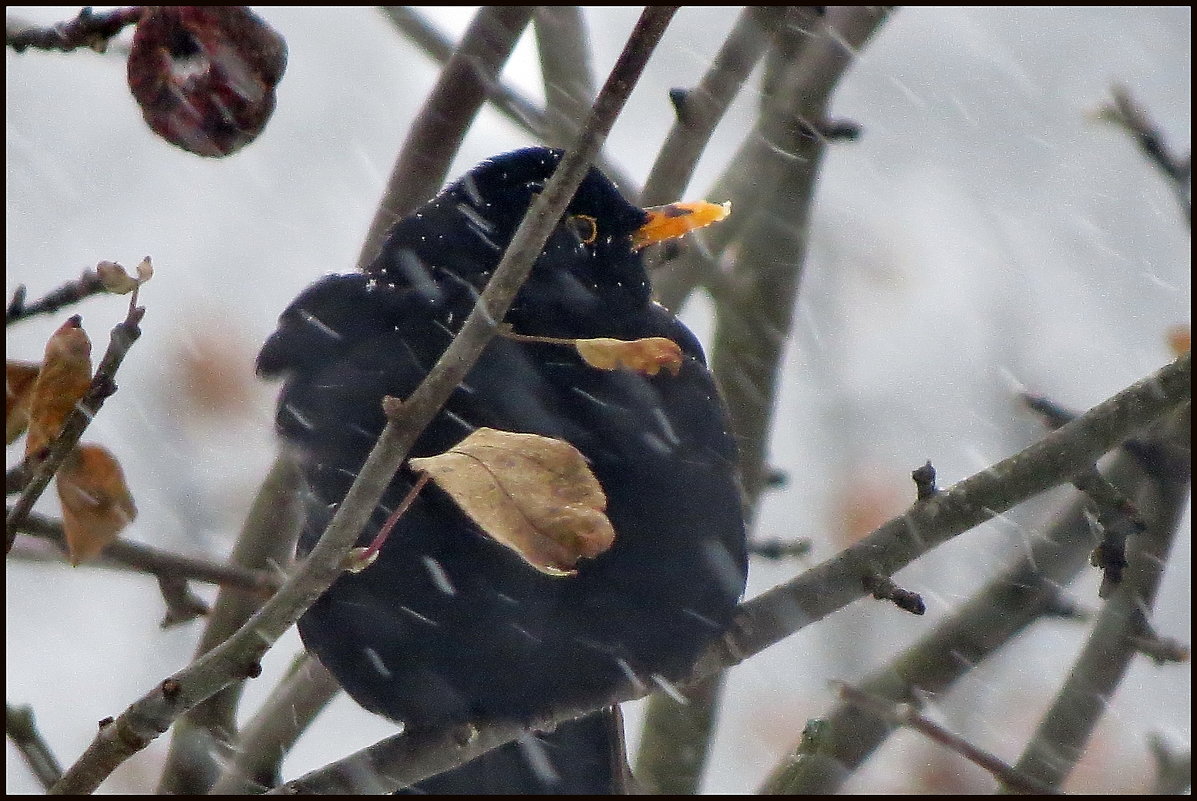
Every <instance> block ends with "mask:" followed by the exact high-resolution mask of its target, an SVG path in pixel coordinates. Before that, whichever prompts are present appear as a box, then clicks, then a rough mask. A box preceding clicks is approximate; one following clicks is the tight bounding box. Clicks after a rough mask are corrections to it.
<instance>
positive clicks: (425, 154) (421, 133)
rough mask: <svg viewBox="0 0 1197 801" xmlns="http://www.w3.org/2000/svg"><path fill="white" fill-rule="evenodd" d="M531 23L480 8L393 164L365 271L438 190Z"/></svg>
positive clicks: (506, 10) (510, 10)
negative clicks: (398, 226) (393, 232)
mask: <svg viewBox="0 0 1197 801" xmlns="http://www.w3.org/2000/svg"><path fill="white" fill-rule="evenodd" d="M531 17H532V7H531V6H483V7H481V8H480V9H478V13H477V14H475V15H474V20H473V21H472V22H471V23H470V27H469V28H468V29H467V30H466V32H465V36H463V37H462V40H461V44H460V45H458V47H457V50H456V51H455V52H454V53H453V56H452V57H451V58H450V59H449V61H448V62H446V64H445V67H444V69H442V70H441V74H440V77H439V78H437V81H436V85H435V86H434V87H433V88H432V91H431V92H430V93H429V95H428V98H427V100H425V101H424V107H423V108H422V109H421V110H420V114H419V116H418V117H416V120H415V122H413V123H412V126H411V130H409V131H408V134H407V139H406V140H405V141H404V143H403V147H402V148H401V149H400V150H399V155H398V157H397V158H396V159H395V166H394V167H393V168H392V170H391V177H390V180H388V181H387V186H386V190H385V191H384V193H383V197H382V201H381V203H379V206H378V211H376V212H375V214H374V220H373V221H372V222H371V223H370V229H369V231H368V232H367V233H366V240H365V242H364V244H363V245H362V251H361V255H359V256H358V261H357V266H358V269H359V270H364V269H366V267H367V266H369V264H370V262H372V261H373V260H374V258H375V256H377V255H378V253H379V251H380V250H381V249H382V243H383V240H384V239H385V238H386V235H387V232H388V231H390V229H391V226H392V225H394V224H395V222H396V221H398V220H401V219H403V218H404V217H406V216H407V215H408V214H410V213H411V212H412V211H414V210H415V208H416V207H417V206H419V205H420V204H421V203H423V202H424V201H426V200H428V199H429V198H430V197H432V196H433V195H434V194H436V191H437V190H438V189H440V187H441V184H442V183H443V182H444V180H445V176H446V175H447V174H448V172H449V165H450V164H451V163H452V161H453V156H454V155H455V154H456V153H457V151H458V150H459V149H460V147H461V142H462V139H464V138H465V134H466V131H467V130H468V129H469V127H470V123H472V122H473V121H474V117H475V116H477V114H478V110H479V109H480V108H482V104H483V103H484V102H486V98H487V95H489V94H490V93H491V92H492V91H494V87H495V86H496V85H497V84H498V76H499V72H500V71H502V69H503V64H504V63H506V61H507V58H508V57H509V56H510V55H511V51H512V50H514V49H515V43H516V42H517V41H518V40H519V38H520V33H521V32H522V31H523V30H524V28H525V27H526V26H527V24H528V20H529V19H531Z"/></svg>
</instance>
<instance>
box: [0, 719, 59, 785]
mask: <svg viewBox="0 0 1197 801" xmlns="http://www.w3.org/2000/svg"><path fill="white" fill-rule="evenodd" d="M4 733H5V734H6V735H7V736H8V739H9V740H12V744H13V745H15V746H16V747H17V750H18V751H20V752H21V756H23V757H24V758H25V764H27V765H28V766H29V769H30V770H31V771H33V775H34V776H36V777H37V780H38V782H39V783H40V784H41V786H42V787H43V788H44V789H47V790H48V789H50V787H52V786H53V785H54V783H55V782H56V781H58V779H59V778H60V777H61V776H62V768H61V767H60V766H59V764H58V760H57V759H56V758H55V756H54V752H53V751H51V750H50V746H49V744H48V743H47V742H46V740H45V738H43V737H42V734H41V732H40V731H38V730H37V723H36V721H34V719H33V707H30V706H13V705H11V704H9V703H7V702H6V703H5V704H4Z"/></svg>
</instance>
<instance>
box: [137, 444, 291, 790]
mask: <svg viewBox="0 0 1197 801" xmlns="http://www.w3.org/2000/svg"><path fill="white" fill-rule="evenodd" d="M302 483H303V479H302V476H300V473H299V468H298V466H296V465H295V463H294V462H293V460H291V459H290V458H288V457H286V456H285V455H280V456H279V457H278V458H276V459H275V461H274V464H273V465H271V467H270V470H269V472H267V474H266V478H265V479H264V480H263V481H262V485H261V487H259V488H258V494H257V496H256V497H255V498H254V502H253V505H252V506H251V507H250V510H249V514H248V515H247V516H246V518H245V522H244V523H243V524H242V526H241V532H240V534H239V535H238V537H237V544H236V546H235V547H234V548H233V552H232V554H230V556H229V562H230V563H232V564H233V565H236V566H238V567H239V568H240V569H243V570H254V571H255V572H261V571H265V570H270V569H272V568H273V569H276V570H277V569H279V568H280V566H281V565H285V564H287V563H289V562H290V561H291V553H292V551H293V549H294V547H295V539H296V537H297V536H298V535H299V528H300V525H301V523H302V519H303V509H302V506H301V504H300V493H299V489H300V486H301V485H302ZM264 601H265V598H263V597H260V596H257V597H255V596H247V595H246V594H244V593H237V592H221V593H220V595H218V596H217V598H216V604H215V606H214V607H213V611H212V614H211V615H210V616H209V618H208V625H207V626H206V627H205V628H204V634H203V636H202V637H201V638H200V642H199V645H198V647H197V648H196V656H197V657H198V656H202V655H203V654H205V653H207V652H208V651H210V650H212V649H213V648H215V647H216V646H218V645H219V644H220V643H222V642H224V641H225V640H227V639H228V638H229V637H230V636H231V635H232V634H233V633H234V632H235V631H237V629H238V628H240V627H241V626H243V625H244V624H245V622H246V621H247V620H249V618H250V616H251V615H253V613H254V612H256V611H257V610H258V608H259V607H261V605H262V603H263V602H264ZM242 687H243V684H242V683H241V682H237V683H235V684H232V685H230V686H228V687H225V688H224V689H223V690H221V691H220V692H218V693H216V694H215V695H213V696H212V697H211V698H208V699H207V700H205V701H203V702H202V703H200V704H198V705H197V706H196V707H195V708H194V709H191V710H190V711H189V712H187V714H185V715H183V717H182V718H181V719H180V720H179V721H178V723H177V724H176V725H175V730H174V734H173V736H172V738H171V744H170V752H169V753H168V755H167V758H166V764H165V765H164V766H163V771H162V778H161V780H160V782H159V788H158V789H159V791H160V792H163V793H168V794H172V795H177V794H197V793H206V792H208V790H209V788H211V786H212V783H213V782H215V781H216V779H217V777H218V776H219V774H220V770H221V765H222V764H223V763H224V762H225V761H227V760H228V759H230V758H232V753H231V752H233V749H232V742H233V741H234V739H235V737H236V731H237V703H238V702H239V701H240V698H241V689H242Z"/></svg>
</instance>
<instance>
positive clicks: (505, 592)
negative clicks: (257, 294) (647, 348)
mask: <svg viewBox="0 0 1197 801" xmlns="http://www.w3.org/2000/svg"><path fill="white" fill-rule="evenodd" d="M559 160H560V152H559V151H553V150H548V149H545V148H530V149H526V150H520V151H516V152H513V153H508V154H504V155H502V156H498V157H495V158H494V159H491V160H489V161H487V162H484V163H483V164H481V165H479V166H478V167H476V168H474V169H473V170H471V171H470V172H469V173H468V174H467V175H465V176H464V177H463V178H462V179H460V180H458V181H456V182H454V183H453V184H451V185H449V186H448V187H447V188H446V189H445V190H443V191H442V192H441V193H440V194H439V195H438V196H437V197H436V198H434V199H433V200H431V201H430V202H429V203H428V204H426V205H425V206H423V207H422V208H420V209H419V210H418V211H416V212H415V213H414V214H413V215H411V216H409V217H407V218H405V219H403V220H401V221H399V222H398V223H396V225H395V226H394V228H393V229H392V231H391V233H390V235H389V237H388V239H387V241H386V243H385V245H384V247H383V248H382V251H381V254H380V255H379V256H378V257H377V258H376V259H375V261H374V262H373V263H372V264H371V265H370V266H369V268H368V269H367V270H366V271H365V272H364V273H356V274H350V275H330V276H327V277H325V278H323V279H321V280H319V281H318V282H316V283H315V284H314V285H312V286H311V287H309V288H308V289H306V290H305V291H304V292H303V293H302V294H301V295H300V296H299V297H298V298H297V299H296V300H295V302H294V303H292V304H291V306H290V307H289V308H288V309H287V310H286V311H285V312H284V313H283V314H282V316H281V318H280V322H279V328H278V330H277V331H276V332H275V333H274V334H273V335H272V336H271V337H270V339H269V340H268V341H267V342H266V344H265V346H264V347H263V349H262V352H261V354H260V355H259V357H258V370H259V372H260V373H261V374H262V375H265V376H273V375H282V376H284V377H285V379H286V381H285V384H284V386H283V389H282V393H281V397H280V400H279V407H278V417H277V424H278V428H279V431H280V432H281V434H282V436H283V437H284V439H285V440H286V441H287V442H289V443H291V444H293V445H294V446H295V450H296V452H297V454H298V456H299V458H300V461H301V464H302V468H303V473H304V476H305V478H306V480H307V485H308V488H309V493H308V495H307V498H306V512H307V520H306V524H305V526H304V529H303V533H302V535H301V538H300V543H299V550H300V552H301V553H303V552H306V551H307V550H308V549H310V548H311V547H312V545H313V544H314V542H315V540H316V538H317V537H318V536H319V534H320V533H321V532H322V531H323V530H324V528H325V526H326V525H327V523H328V521H329V520H330V519H331V516H332V514H333V512H334V511H335V509H336V505H337V504H338V503H339V502H340V501H341V500H342V498H343V497H344V495H345V493H346V491H347V490H348V488H349V485H350V484H351V483H352V481H353V478H354V476H355V474H356V472H357V471H358V469H359V468H360V467H361V465H362V463H363V461H364V460H365V457H366V454H367V453H368V452H369V450H370V448H371V447H372V446H373V444H374V441H375V440H376V438H377V436H378V434H379V432H380V431H381V430H382V428H383V426H384V424H385V418H384V415H383V412H382V408H381V405H380V401H381V399H382V398H383V396H384V395H393V396H397V397H406V396H407V395H408V394H410V393H411V391H412V390H413V389H414V388H415V387H416V386H417V385H418V384H419V382H420V381H421V379H423V378H424V376H425V375H426V374H427V372H428V371H429V369H430V368H431V367H432V365H433V364H435V362H436V360H437V358H438V357H439V356H440V354H441V352H442V351H443V350H444V349H445V347H446V346H447V345H448V344H449V342H450V340H451V338H452V337H453V335H454V333H455V332H456V331H457V329H458V328H459V327H460V325H461V323H462V321H463V320H464V319H465V317H466V316H467V315H468V314H469V312H470V310H471V308H472V307H473V304H474V301H475V298H476V297H477V293H478V292H479V291H480V290H481V289H482V288H483V287H484V286H485V284H486V281H487V280H488V279H489V277H490V275H491V273H492V272H493V270H494V269H495V267H496V266H497V264H498V260H499V258H500V257H501V255H502V252H503V250H504V249H505V248H506V246H507V244H508V242H509V241H510V239H511V237H512V235H513V234H514V232H515V229H516V227H517V226H518V224H519V221H520V219H521V218H522V217H523V215H524V212H525V211H526V210H527V208H528V206H529V204H530V203H531V200H532V198H533V196H534V195H535V194H536V193H537V192H539V191H541V190H542V189H543V186H544V183H545V181H547V179H548V178H549V176H550V175H551V173H552V171H553V169H554V168H555V166H556V165H557V163H558V161H559ZM647 219H648V215H647V214H646V212H645V211H643V210H641V209H638V208H636V207H635V206H633V205H631V204H629V203H628V202H627V201H626V200H625V199H624V198H623V197H622V196H621V195H620V194H619V192H618V190H617V189H616V187H615V186H614V185H613V184H612V183H611V182H610V181H609V180H608V179H607V178H606V177H605V176H603V175H602V174H601V173H600V172H598V171H597V170H591V171H590V173H589V174H588V176H587V177H586V179H585V180H584V181H583V183H582V185H581V186H580V188H579V189H578V191H577V193H576V195H575V197H574V199H573V201H572V202H571V204H570V206H569V208H568V210H567V213H566V215H565V216H564V217H563V218H562V222H561V223H560V224H559V225H558V226H557V228H556V230H555V231H554V232H553V234H552V236H551V237H550V238H549V241H548V243H547V244H546V246H545V248H544V251H543V252H542V254H541V255H540V257H539V258H538V260H537V262H536V264H535V266H534V268H533V270H532V274H531V276H530V278H529V279H528V281H527V283H526V284H525V285H524V287H523V288H522V289H521V290H520V292H519V295H518V296H517V298H516V300H515V303H514V304H513V305H512V308H511V310H510V312H509V313H508V315H507V317H506V321H507V322H508V323H510V324H511V325H512V328H513V330H514V331H516V332H518V333H521V334H531V335H541V336H552V337H600V336H601V337H615V338H620V339H638V338H643V337H650V336H660V337H667V338H669V339H672V340H674V341H675V342H676V343H677V344H678V345H679V346H680V347H681V349H682V351H683V352H684V360H683V364H682V366H681V371H680V373H679V374H678V375H676V376H674V375H671V374H670V373H668V372H664V371H663V372H661V373H658V374H657V375H655V376H645V375H641V374H638V373H634V372H631V371H628V370H619V371H604V370H598V369H596V368H593V367H590V366H588V365H586V364H585V363H583V362H582V361H581V359H580V358H579V357H578V356H577V354H576V353H575V352H574V350H573V349H572V348H569V347H566V346H562V345H557V344H542V343H526V342H516V341H512V340H510V339H505V338H501V337H496V338H495V339H494V340H493V341H492V342H491V343H490V345H489V346H488V347H487V349H486V351H485V352H484V353H483V355H482V357H481V359H479V361H478V363H477V364H476V365H475V366H474V368H473V369H472V370H471V371H470V372H469V374H468V375H467V377H466V379H465V380H464V381H463V382H462V384H461V385H460V386H459V387H458V388H457V389H456V390H455V391H454V393H453V395H452V396H451V398H450V399H449V401H448V402H447V403H446V405H445V407H444V409H443V410H442V411H441V412H440V413H439V414H438V416H437V417H436V419H435V420H434V421H433V423H432V424H431V425H430V426H429V427H428V429H427V430H426V431H425V432H424V434H423V435H422V436H421V437H420V439H419V441H418V442H417V444H416V446H415V448H414V449H413V452H412V454H411V455H412V456H427V455H431V454H435V453H439V452H442V451H444V450H446V449H448V448H450V447H452V446H453V445H455V444H456V443H457V442H459V441H460V440H461V439H462V438H463V437H465V436H466V435H467V434H469V433H470V432H471V431H472V430H474V429H475V428H476V427H479V426H489V427H491V428H497V429H502V430H508V431H518V432H524V433H534V434H541V435H545V436H550V437H557V438H560V439H564V440H566V441H568V442H570V443H571V444H573V445H574V446H575V447H576V448H578V450H580V451H581V453H582V454H583V455H584V456H585V457H586V458H587V460H588V461H589V463H590V466H591V468H592V469H593V471H594V473H595V475H596V476H597V478H598V480H599V482H600V484H601V485H602V486H603V489H604V491H605V492H606V494H607V498H608V510H607V511H608V516H609V517H610V519H611V522H612V525H613V526H614V529H615V532H616V540H615V544H614V546H613V547H612V548H611V549H610V550H609V551H607V552H606V553H604V554H602V555H600V556H598V557H597V558H595V559H591V560H583V562H582V563H580V565H579V569H578V572H577V574H576V575H573V576H569V577H565V578H560V577H553V576H548V575H545V574H543V573H540V572H538V571H536V570H535V569H533V568H531V567H530V566H528V565H527V564H526V563H525V562H524V561H523V560H522V559H521V558H520V557H519V556H518V555H517V554H515V553H514V552H512V551H510V550H509V549H507V548H506V547H504V546H502V545H500V544H498V543H496V542H494V541H493V540H491V539H489V538H488V537H486V536H484V535H483V534H481V533H480V532H479V531H478V530H477V528H476V527H475V526H474V525H473V524H472V523H471V522H470V521H469V520H468V518H466V517H465V516H464V515H463V514H462V513H461V512H460V511H459V510H458V508H457V507H456V506H455V505H454V503H453V502H452V501H451V500H450V499H449V498H448V497H447V496H445V495H444V494H443V493H442V492H441V491H440V490H438V489H436V488H435V487H434V486H432V485H429V486H428V487H426V488H425V489H424V490H423V492H422V493H421V495H420V497H419V498H418V500H417V501H416V502H415V504H414V505H413V506H412V508H411V509H410V510H409V511H408V512H407V513H406V514H405V515H404V516H403V517H402V518H401V519H400V521H399V523H398V525H397V526H396V528H395V530H394V531H393V532H392V533H391V534H390V537H389V539H388V540H387V543H386V545H385V546H384V547H383V549H382V551H381V553H380V555H379V558H378V560H377V562H375V563H374V564H373V565H372V566H370V567H369V568H368V569H366V570H365V571H363V572H361V573H358V574H345V575H343V576H341V577H340V578H339V579H338V580H337V581H336V583H334V584H333V586H332V587H331V588H330V589H329V590H328V591H327V592H326V593H325V594H324V595H323V596H322V597H321V598H320V599H319V600H318V601H317V602H316V603H315V604H314V605H313V606H312V607H311V609H310V610H308V612H307V613H306V614H305V615H304V616H303V618H302V619H301V620H300V622H299V630H300V634H301V635H302V637H303V640H304V643H305V645H306V646H307V647H308V648H309V649H310V650H312V651H313V652H314V653H315V654H316V655H317V656H318V657H319V658H320V660H321V662H323V663H324V664H325V665H326V666H327V667H328V668H329V670H330V671H331V672H332V673H333V674H334V675H335V676H336V677H337V679H338V680H339V681H340V682H341V684H342V685H343V686H344V688H345V689H346V690H347V691H348V692H349V694H350V695H351V696H352V697H353V698H354V699H355V700H356V701H357V702H358V703H360V704H361V705H362V706H364V707H366V708H367V709H369V710H372V711H374V712H377V713H379V714H383V715H386V716H387V717H390V718H392V719H394V720H396V721H402V722H405V723H406V724H408V725H411V726H435V725H442V724H445V723H451V722H464V721H467V720H470V719H474V718H476V717H514V718H517V719H520V720H529V719H531V718H533V717H535V716H537V715H540V714H543V713H545V712H548V711H550V710H553V709H556V708H559V707H561V706H562V705H577V704H586V703H591V702H598V701H599V700H601V699H602V698H604V697H605V696H606V695H607V694H608V693H609V692H610V690H611V689H612V688H613V687H614V686H615V685H617V684H619V683H623V682H626V681H627V680H628V678H629V677H630V676H634V677H636V680H637V681H641V682H644V683H647V684H651V683H653V682H654V681H657V682H659V681H668V680H669V679H670V678H673V677H676V676H678V675H679V674H682V673H684V672H685V671H686V670H687V668H688V667H689V666H690V665H691V664H692V662H693V660H694V659H695V657H696V656H697V655H698V653H699V652H700V651H701V649H702V648H703V647H704V646H705V645H706V644H707V643H709V642H710V641H711V640H712V639H713V638H714V637H716V636H717V635H718V634H719V633H720V632H721V631H722V630H723V629H725V628H726V626H727V625H728V623H729V622H730V616H731V613H732V609H733V608H734V605H735V603H736V601H737V599H738V598H739V596H740V594H741V592H742V591H743V588H744V580H745V575H746V559H745V545H744V525H743V520H742V517H741V509H740V494H739V491H738V485H737V481H736V477H735V475H736V469H735V463H736V448H735V444H734V441H733V438H732V436H731V434H730V433H729V430H728V422H727V417H726V414H725V411H724V409H723V406H722V404H721V401H720V398H719V396H718V393H717V391H716V388H715V385H714V383H713V381H712V378H711V375H710V373H709V371H708V370H707V368H706V365H705V361H704V357H703V354H702V350H701V347H700V346H699V344H698V342H697V340H696V339H695V337H694V336H693V334H691V333H690V331H689V330H688V329H687V328H686V327H685V326H684V325H682V323H680V322H679V321H678V320H677V318H676V317H674V316H673V315H672V314H671V313H670V312H669V311H667V310H666V309H664V308H663V307H661V306H660V305H658V304H656V303H654V302H652V300H651V298H650V285H649V282H648V279H647V276H646V274H645V270H644V266H643V263H642V261H641V258H640V255H639V253H638V252H637V251H636V250H635V249H634V248H633V246H632V239H631V237H632V234H633V232H635V231H636V230H637V229H639V228H640V227H641V226H643V225H644V223H645V222H646V221H647ZM413 481H414V476H413V474H412V473H411V472H410V471H409V470H408V469H407V468H404V469H402V470H400V472H399V473H398V474H397V476H396V477H395V479H394V481H393V482H392V484H391V486H390V487H389V489H388V490H387V493H386V495H385V496H384V498H383V501H382V504H381V505H380V507H379V508H378V509H377V510H376V511H375V514H374V516H373V517H372V518H371V522H370V525H369V526H368V527H367V529H366V531H364V532H363V534H362V537H361V543H362V544H365V543H366V542H368V541H369V540H370V539H371V538H372V537H373V536H374V534H375V533H376V531H377V529H378V527H379V526H380V525H381V524H382V522H383V521H384V520H385V519H386V517H387V515H388V513H389V511H390V510H391V509H393V508H394V507H395V505H396V504H398V503H399V501H400V500H401V499H402V498H403V496H404V495H405V494H406V493H407V491H408V490H409V489H410V487H411V485H412V483H413ZM586 725H591V728H590V729H589V730H585V731H584V727H585V726H586ZM571 731H575V732H576V731H583V735H582V736H583V739H585V740H586V741H587V742H589V741H592V740H593V739H595V737H596V736H597V732H598V729H597V728H595V727H594V724H586V722H585V721H583V722H580V723H577V724H575V725H574V726H573V727H569V728H565V729H559V730H558V732H557V733H556V734H555V735H551V736H549V737H547V738H545V743H546V745H547V747H546V749H545V752H546V754H547V755H548V756H549V758H550V763H552V764H553V765H554V767H553V770H554V771H556V772H557V773H558V774H560V775H561V776H563V777H568V776H569V775H570V770H571V769H572V766H573V765H574V763H575V762H578V760H576V759H575V758H574V757H569V758H564V759H562V758H558V759H556V762H554V750H553V749H554V743H555V741H554V739H553V737H554V736H556V737H558V740H557V741H556V742H561V741H564V740H566V739H568V736H569V734H570V732H571ZM569 750H570V749H569V748H563V752H562V753H567V752H569ZM574 750H575V751H576V750H577V749H574ZM504 751H506V754H507V756H506V757H504V756H502V754H503V753H504ZM517 753H518V750H517V749H513V748H512V747H508V749H500V751H499V752H496V756H495V757H494V760H499V761H495V762H492V763H491V764H492V765H500V764H504V763H501V760H503V759H505V758H506V759H511V758H513V755H516V754H517ZM524 756H526V754H524ZM520 759H522V757H520ZM512 764H514V763H512ZM466 767H469V766H466ZM477 770H479V768H477V767H475V771H477ZM496 770H498V769H496ZM604 770H605V767H604ZM499 772H502V771H501V770H500V771H499ZM600 772H601V771H600ZM452 775H453V774H449V776H452ZM459 775H461V776H469V775H471V774H469V773H468V772H466V773H460V774H459ZM537 775H538V776H540V778H541V779H543V780H544V782H543V787H539V788H538V789H561V788H566V789H580V788H587V787H592V786H593V784H592V782H591V781H590V780H589V779H579V780H578V781H577V782H576V783H574V784H569V783H568V782H567V779H566V778H562V781H563V782H567V783H564V784H560V785H556V786H555V785H554V782H553V781H552V772H551V771H550V772H549V774H547V775H544V774H543V771H541V772H538V773H537ZM513 781H514V780H513ZM446 782H448V783H446ZM495 784H496V783H492V786H491V787H490V789H495V787H494V785H495ZM497 784H498V785H502V782H497ZM423 787H424V789H432V790H438V789H440V790H446V789H461V785H460V784H453V783H452V782H451V781H450V780H449V779H447V778H444V777H442V784H441V785H439V786H438V785H436V784H435V783H432V784H429V783H426V784H425V785H423ZM506 789H512V790H519V789H529V785H528V784H527V783H524V784H522V785H521V784H520V783H519V782H515V783H513V784H511V785H509V786H508V787H507V788H506Z"/></svg>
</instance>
